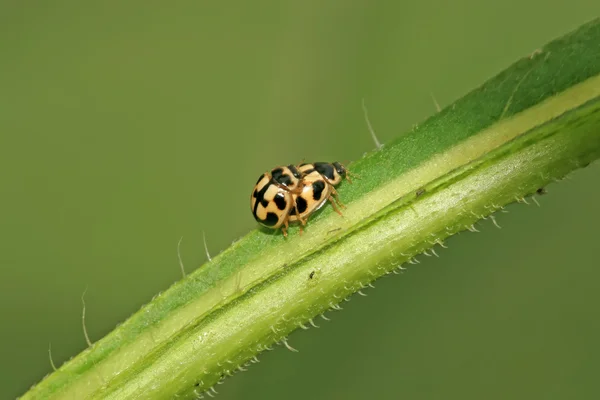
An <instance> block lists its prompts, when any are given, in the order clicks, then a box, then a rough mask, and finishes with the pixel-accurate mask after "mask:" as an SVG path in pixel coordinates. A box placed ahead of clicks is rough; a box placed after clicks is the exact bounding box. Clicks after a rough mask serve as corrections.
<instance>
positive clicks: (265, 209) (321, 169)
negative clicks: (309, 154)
mask: <svg viewBox="0 0 600 400" xmlns="http://www.w3.org/2000/svg"><path fill="white" fill-rule="evenodd" d="M343 178H346V179H347V180H348V182H351V181H350V179H349V178H348V171H347V170H346V168H345V167H344V166H343V165H342V164H340V163H338V162H334V163H324V162H317V163H312V164H308V163H304V164H300V165H299V166H297V167H296V166H294V165H288V166H287V167H277V168H274V169H273V170H271V172H265V173H264V174H262V175H261V176H260V178H258V181H257V182H256V186H255V187H254V190H253V191H252V196H251V197H250V206H251V209H252V215H254V218H255V219H256V220H257V221H258V223H259V224H261V225H263V226H266V227H267V228H271V229H278V228H281V231H282V233H283V236H287V228H288V223H289V222H296V221H298V222H300V224H301V225H300V234H302V227H303V226H304V225H306V221H307V219H308V217H309V216H310V215H311V214H312V213H314V212H315V211H317V210H318V209H319V208H321V207H322V206H323V205H324V204H325V202H326V201H327V200H329V202H330V203H331V205H332V206H333V209H334V210H335V211H336V212H337V213H338V214H340V215H342V213H341V212H340V210H339V209H338V207H337V206H336V203H337V205H339V206H340V207H344V205H343V204H342V203H340V201H339V199H338V194H337V191H336V190H335V188H334V186H337V185H339V184H340V183H341V182H342V179H343ZM334 200H335V201H334Z"/></svg>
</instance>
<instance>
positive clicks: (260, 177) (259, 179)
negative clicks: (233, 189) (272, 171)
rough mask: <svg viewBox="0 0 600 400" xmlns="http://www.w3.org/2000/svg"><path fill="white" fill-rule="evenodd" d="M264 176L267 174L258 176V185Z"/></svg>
mask: <svg viewBox="0 0 600 400" xmlns="http://www.w3.org/2000/svg"><path fill="white" fill-rule="evenodd" d="M264 176H265V174H262V175H261V176H259V177H258V180H257V181H256V184H257V185H258V182H260V181H261V180H262V178H263V177H264Z"/></svg>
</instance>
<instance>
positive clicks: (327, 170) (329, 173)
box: [314, 162, 335, 180]
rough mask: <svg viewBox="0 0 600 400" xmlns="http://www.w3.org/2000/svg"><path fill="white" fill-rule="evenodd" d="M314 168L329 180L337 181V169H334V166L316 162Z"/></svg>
mask: <svg viewBox="0 0 600 400" xmlns="http://www.w3.org/2000/svg"><path fill="white" fill-rule="evenodd" d="M314 166H315V169H316V170H317V172H318V173H320V174H321V175H323V176H324V177H326V178H327V179H331V180H334V179H335V175H334V173H335V169H334V168H333V165H331V164H329V163H324V162H316V163H314Z"/></svg>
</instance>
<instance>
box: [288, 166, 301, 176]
mask: <svg viewBox="0 0 600 400" xmlns="http://www.w3.org/2000/svg"><path fill="white" fill-rule="evenodd" d="M288 168H289V169H290V171H292V175H294V176H295V177H296V178H298V179H300V178H302V174H301V173H300V171H298V170H297V169H296V167H295V166H293V165H291V164H290V165H288Z"/></svg>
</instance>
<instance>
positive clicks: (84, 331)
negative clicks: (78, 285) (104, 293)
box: [81, 286, 92, 347]
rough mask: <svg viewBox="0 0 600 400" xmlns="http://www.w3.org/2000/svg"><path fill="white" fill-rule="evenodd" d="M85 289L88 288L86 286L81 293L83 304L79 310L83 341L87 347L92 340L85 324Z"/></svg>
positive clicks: (90, 344)
mask: <svg viewBox="0 0 600 400" xmlns="http://www.w3.org/2000/svg"><path fill="white" fill-rule="evenodd" d="M87 290H88V288H87V286H86V287H85V290H84V291H83V294H82V295H81V304H82V305H83V310H82V312H81V326H82V327H83V335H84V336H85V341H86V343H87V345H88V347H91V346H92V341H91V340H90V336H89V335H88V331H87V328H86V326H85V293H86V292H87Z"/></svg>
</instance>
